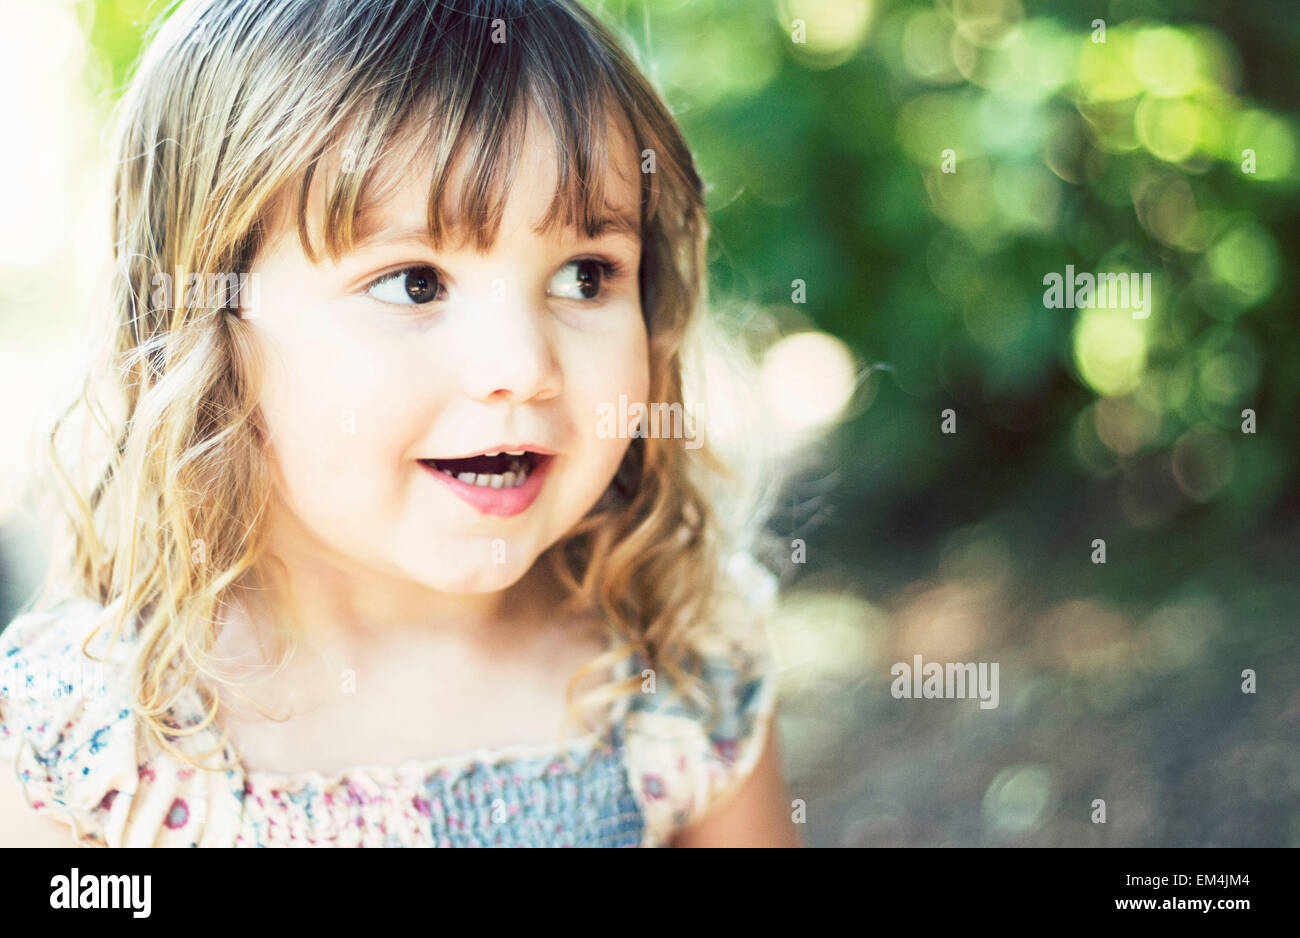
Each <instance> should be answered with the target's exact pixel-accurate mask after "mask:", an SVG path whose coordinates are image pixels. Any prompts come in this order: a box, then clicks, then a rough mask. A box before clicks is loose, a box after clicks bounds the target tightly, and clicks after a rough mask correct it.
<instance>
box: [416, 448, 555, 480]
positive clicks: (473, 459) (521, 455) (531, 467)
mask: <svg viewBox="0 0 1300 938" xmlns="http://www.w3.org/2000/svg"><path fill="white" fill-rule="evenodd" d="M550 458H551V457H550V456H549V455H544V454H542V453H534V452H531V451H530V450H519V451H516V452H507V453H484V454H483V455H481V456H468V457H466V458H464V459H421V460H420V462H422V463H424V465H426V466H429V467H431V468H433V469H436V470H438V471H439V472H442V473H445V474H446V475H449V476H451V477H452V478H453V479H457V480H459V481H461V482H464V483H465V484H466V485H477V486H479V487H481V488H491V489H517V488H519V487H520V486H521V485H523V484H524V482H526V481H527V480H528V476H529V475H530V474H531V473H532V472H534V471H535V470H536V469H537V468H538V467H539V466H541V465H542V464H543V463H544V462H546V460H548V459H550Z"/></svg>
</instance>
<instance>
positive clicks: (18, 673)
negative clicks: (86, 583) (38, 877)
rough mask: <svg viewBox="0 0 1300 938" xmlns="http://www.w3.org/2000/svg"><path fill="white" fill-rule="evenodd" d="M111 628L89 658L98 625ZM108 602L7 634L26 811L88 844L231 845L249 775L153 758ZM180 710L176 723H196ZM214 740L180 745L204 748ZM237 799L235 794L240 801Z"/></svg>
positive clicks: (72, 605)
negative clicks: (143, 739)
mask: <svg viewBox="0 0 1300 938" xmlns="http://www.w3.org/2000/svg"><path fill="white" fill-rule="evenodd" d="M101 622H102V623H104V625H103V628H101V629H100V630H99V632H98V633H96V634H95V636H94V638H93V639H92V640H91V642H90V643H89V645H88V648H89V650H90V651H91V653H92V655H93V656H94V658H98V659H104V660H102V661H96V660H94V658H88V657H86V656H85V654H84V653H83V651H82V643H83V641H84V640H85V639H86V637H87V636H89V635H90V634H91V632H92V631H93V630H94V628H95V626H96V625H98V624H100V623H101ZM112 629H113V619H112V618H111V617H110V614H109V612H108V611H107V610H105V609H104V608H103V607H102V606H100V605H98V604H97V603H94V602H91V601H89V600H74V601H69V602H67V603H64V604H61V605H60V606H58V607H56V608H54V609H49V610H42V611H39V612H33V613H28V614H26V615H23V616H19V617H18V618H17V619H15V620H14V621H13V622H12V623H11V624H10V626H9V627H8V628H7V629H5V630H4V632H3V633H0V765H2V766H3V770H5V771H9V772H12V773H13V775H14V777H15V778H16V780H17V781H18V785H19V788H20V789H21V791H22V792H23V794H24V795H25V797H26V798H27V802H28V805H29V806H30V807H31V809H32V810H33V811H35V812H36V813H38V814H42V815H46V816H48V817H50V818H52V819H54V820H57V821H60V822H62V823H64V824H67V825H68V826H69V828H70V830H69V835H70V841H71V842H72V843H80V844H84V845H91V846H112V847H117V846H206V845H209V844H225V845H230V844H232V843H233V842H234V838H235V836H236V835H237V833H238V828H237V823H238V819H239V811H240V807H241V805H240V800H239V796H241V795H242V789H243V779H242V777H241V778H235V777H234V775H235V774H236V773H234V772H212V771H205V770H202V769H195V768H193V767H191V766H189V765H188V764H185V763H183V762H181V761H180V760H177V759H176V758H175V757H174V756H172V755H170V754H169V753H157V754H153V755H146V754H145V752H144V751H143V750H144V748H145V747H142V746H141V745H140V743H141V734H140V731H139V729H138V725H137V722H136V719H135V717H134V715H133V714H132V711H131V706H130V701H131V698H132V694H131V688H130V684H129V674H130V667H129V665H130V662H129V656H130V641H129V637H128V636H126V635H123V636H122V637H120V638H119V639H118V641H117V642H116V643H114V642H112V641H111V637H112ZM182 709H184V710H185V711H186V712H185V713H177V712H176V711H175V710H173V716H174V718H175V719H176V725H178V726H188V725H193V724H194V722H197V721H196V720H194V719H193V716H194V715H193V714H191V713H189V712H188V710H189V708H188V707H187V708H182ZM212 738H213V735H212V734H207V733H199V734H196V735H194V736H191V737H184V738H178V740H177V746H178V748H181V749H182V751H185V752H189V751H190V749H191V748H193V749H194V751H196V752H201V751H202V748H203V747H204V746H205V745H206V746H211V740H212ZM236 792H238V794H237V793H236Z"/></svg>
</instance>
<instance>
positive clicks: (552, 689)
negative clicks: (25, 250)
mask: <svg viewBox="0 0 1300 938" xmlns="http://www.w3.org/2000/svg"><path fill="white" fill-rule="evenodd" d="M118 141H119V142H118V152H117V157H118V160H119V167H118V171H117V175H116V180H115V193H114V194H115V202H114V215H113V223H114V244H113V249H114V256H115V259H116V275H115V278H114V287H113V294H112V305H113V318H112V324H111V327H110V330H111V336H110V339H109V341H108V343H107V349H106V351H105V354H104V356H103V360H102V363H101V365H100V367H99V369H98V370H97V371H96V372H95V373H93V374H92V375H91V379H90V380H89V381H88V382H87V384H86V387H85V388H84V390H83V393H82V394H81V395H80V396H79V399H78V401H77V403H76V404H75V405H74V407H73V408H71V409H70V411H69V413H68V414H65V415H64V418H63V419H61V420H60V422H59V423H58V424H56V426H55V427H54V430H53V433H52V435H51V446H50V451H51V454H52V457H53V467H52V472H53V474H54V476H55V477H56V478H58V479H60V480H61V481H62V483H63V488H62V489H61V492H62V494H63V495H64V496H65V497H64V498H63V499H62V504H63V506H64V508H65V510H66V512H67V514H68V517H69V518H70V519H71V524H70V532H71V538H70V541H69V544H68V545H67V548H66V550H64V551H63V552H62V553H61V554H59V555H58V556H57V557H56V561H55V565H54V567H53V568H52V570H51V578H50V580H49V581H48V582H47V585H46V590H45V591H44V594H43V596H42V597H41V599H40V601H39V603H38V604H37V605H36V607H35V609H34V611H29V612H27V613H26V614H25V615H22V616H20V617H19V618H18V619H17V620H15V621H14V622H13V624H12V625H11V626H10V627H9V628H8V629H6V630H5V631H4V632H3V633H2V634H0V666H3V671H2V672H0V757H3V759H4V761H5V763H6V764H7V765H8V766H9V767H10V771H9V772H6V773H4V776H3V778H2V779H0V831H3V832H5V836H6V837H7V839H8V840H9V841H11V842H13V843H18V844H32V845H35V844H53V845H61V844H64V843H66V842H68V840H69V839H71V840H72V841H74V842H79V843H85V844H96V845H107V846H164V845H181V846H282V845H293V846H300V845H339V846H344V845H349V846H406V845H409V846H416V845H419V846H434V845H438V846H443V845H448V846H454V845H553V846H560V845H592V846H636V845H642V846H655V845H691V846H699V845H797V844H798V843H799V838H798V836H797V834H796V833H795V828H794V826H793V824H792V823H791V802H790V797H789V795H788V793H787V792H786V791H785V788H784V785H783V783H782V781H781V777H780V768H779V756H778V753H777V748H776V741H775V738H774V737H775V734H774V732H773V713H774V689H773V680H772V677H771V675H770V664H769V662H770V656H769V655H768V654H767V652H766V648H765V645H764V641H763V629H764V626H763V613H764V611H765V610H766V608H768V604H769V601H770V599H771V596H772V592H773V589H772V577H771V575H770V574H768V573H766V571H763V570H762V569H761V568H760V567H758V566H757V564H755V563H754V562H753V561H750V560H748V559H747V557H748V553H747V552H746V548H745V541H744V540H743V539H742V534H743V531H744V530H746V528H744V527H742V526H740V525H732V524H729V523H728V522H727V517H728V514H727V509H728V508H730V509H732V510H734V509H736V508H737V507H741V508H744V509H745V511H744V513H745V517H744V519H743V520H744V521H745V522H747V523H748V524H749V525H750V526H751V527H752V525H753V523H754V522H755V521H756V520H761V512H759V511H757V510H756V508H755V506H756V505H758V504H760V502H758V501H751V502H749V503H745V502H743V501H742V500H740V499H737V498H731V499H727V500H724V499H723V495H726V494H730V495H733V496H734V495H736V493H738V492H743V491H746V483H748V482H752V481H753V479H751V478H748V477H747V474H746V473H739V472H732V474H731V475H730V476H727V475H726V474H725V473H726V471H727V470H726V469H725V467H724V464H723V463H722V462H720V461H718V460H717V459H715V458H714V457H711V456H709V455H708V453H709V448H708V447H707V446H703V445H702V443H703V440H702V439H701V437H700V434H701V433H702V431H703V429H704V428H705V427H706V426H708V419H709V417H710V412H709V411H708V410H705V411H703V413H701V412H700V411H699V410H698V409H696V408H695V407H694V406H688V405H693V404H694V403H695V402H694V401H693V400H688V399H687V398H686V397H685V396H684V372H687V373H688V374H689V369H688V368H687V365H688V364H689V363H690V361H692V360H694V357H695V356H696V352H695V351H693V349H696V348H697V347H698V346H699V345H700V343H702V342H703V340H704V339H703V337H704V335H705V333H704V332H702V331H701V325H702V323H701V321H700V320H699V317H700V310H699V307H700V306H701V304H702V302H703V294H704V291H703V278H704V275H705V252H704V248H705V239H706V235H707V224H706V219H705V214H704V209H703V202H702V187H701V182H700V180H699V178H698V176H697V175H696V172H695V170H694V168H693V162H692V158H691V154H690V152H689V150H688V148H687V145H686V143H685V142H684V141H683V139H682V137H681V135H680V132H679V131H678V129H677V127H676V124H675V122H674V121H673V119H672V117H671V115H670V114H669V112H668V110H667V108H666V107H665V105H664V104H663V102H662V101H661V100H660V98H659V97H658V96H657V94H656V93H655V92H654V91H653V89H652V88H651V86H650V85H649V84H648V83H647V81H646V80H645V79H644V78H643V77H642V75H641V74H640V73H639V72H638V70H637V69H636V67H635V66H634V65H633V64H632V62H631V61H630V60H629V58H628V57H627V55H626V54H625V53H624V52H623V51H622V50H621V49H620V48H619V46H618V44H617V43H616V41H615V40H614V39H613V38H612V36H611V34H610V33H609V32H608V31H607V30H606V29H605V28H603V27H602V26H601V25H600V24H599V23H598V22H597V21H596V20H594V19H593V18H592V17H591V16H590V15H589V14H588V13H587V12H585V11H584V10H583V8H582V7H580V6H579V5H578V4H577V3H576V2H572V0H538V2H525V0H456V2H455V3H443V2H437V0H427V2H418V3H417V2H409V0H192V2H186V3H183V4H181V5H180V6H179V8H178V9H177V10H176V11H175V12H174V13H173V14H172V15H171V16H170V18H168V19H167V21H166V22H165V24H164V25H163V26H162V27H161V28H160V30H159V32H158V34H157V36H156V37H155V38H154V39H153V41H152V43H151V45H150V48H149V50H148V52H147V53H146V54H145V56H144V58H143V60H142V62H141V64H140V66H139V69H138V72H137V74H136V76H135V78H134V80H133V82H132V84H131V87H130V88H129V90H128V92H127V94H126V96H125V98H124V100H123V103H122V116H121V123H120V132H119V138H118ZM735 390H737V389H735V388H733V392H734V391H735ZM74 416H75V417H78V418H79V419H80V420H81V421H82V423H76V422H75V421H72V420H71V418H72V417H74ZM692 418H693V419H692ZM69 426H78V427H81V428H82V429H86V430H91V431H94V432H97V433H99V434H100V438H101V442H100V443H99V448H98V449H96V448H95V446H94V445H92V444H93V442H94V441H93V440H92V441H84V442H81V443H80V445H79V446H78V448H75V449H74V450H72V451H71V453H70V456H71V458H72V460H73V461H75V462H76V463H77V469H76V470H75V471H72V472H69V471H67V470H66V469H65V463H66V462H67V459H68V457H69V453H68V452H66V451H64V450H66V447H64V449H63V450H61V442H60V441H61V437H60V430H61V429H62V428H63V427H69ZM710 429H713V427H710ZM746 504H747V505H748V507H747V508H745V505H746ZM575 731H576V732H575ZM51 822H58V824H62V825H67V827H66V828H61V827H59V826H58V824H52V823H51Z"/></svg>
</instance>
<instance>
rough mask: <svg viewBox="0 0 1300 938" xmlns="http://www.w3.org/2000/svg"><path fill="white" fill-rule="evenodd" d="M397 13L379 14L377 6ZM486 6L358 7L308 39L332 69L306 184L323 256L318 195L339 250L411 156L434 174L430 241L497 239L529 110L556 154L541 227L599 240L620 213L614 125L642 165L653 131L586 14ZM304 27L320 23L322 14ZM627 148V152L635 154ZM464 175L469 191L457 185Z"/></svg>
mask: <svg viewBox="0 0 1300 938" xmlns="http://www.w3.org/2000/svg"><path fill="white" fill-rule="evenodd" d="M377 6H381V7H383V12H384V14H385V15H376V14H377V11H376V9H375V8H376V7H377ZM482 9H483V10H486V12H478V13H476V14H475V15H473V16H469V15H465V14H464V13H462V12H458V11H457V10H456V9H455V8H454V6H453V5H448V4H443V3H430V4H424V3H391V2H386V3H382V4H373V3H354V5H352V6H350V7H349V8H346V9H345V10H344V11H341V12H340V13H339V14H338V15H339V16H340V17H342V18H343V19H344V20H345V22H344V23H343V24H341V27H340V28H336V29H332V30H330V31H329V33H328V34H327V35H324V36H315V35H310V36H304V37H303V38H304V39H306V40H307V42H308V43H309V47H310V52H309V56H308V57H309V59H310V60H311V62H310V63H306V67H308V68H310V67H311V65H312V63H321V65H320V67H321V68H322V69H324V70H326V71H327V72H328V75H325V76H322V78H323V79H324V80H323V81H322V85H323V86H324V87H325V88H327V89H329V90H330V96H331V98H332V100H331V101H328V102H320V103H322V104H328V107H329V112H330V113H331V114H332V115H334V116H335V117H334V120H333V121H332V131H331V132H330V133H329V135H328V136H327V137H326V138H325V139H324V140H322V141H321V142H320V144H319V145H318V147H317V148H316V149H315V150H314V151H313V152H311V153H310V155H309V156H308V161H307V168H306V171H305V173H303V175H302V178H301V185H300V187H299V189H298V191H297V193H296V196H297V201H296V212H295V214H296V219H297V227H298V234H299V238H300V240H301V241H302V244H303V248H304V251H305V253H306V254H307V256H308V257H309V258H311V259H312V260H313V261H315V260H316V254H315V252H314V250H313V248H312V236H311V232H309V230H308V229H309V222H308V217H309V213H308V197H309V193H310V192H311V190H312V186H313V181H315V183H316V184H317V185H318V186H320V188H321V191H323V193H324V231H323V233H322V234H321V240H322V241H323V244H324V247H325V250H326V251H327V252H328V253H329V255H330V256H331V257H332V258H334V259H335V260H337V259H338V258H339V257H340V256H342V255H343V254H345V253H346V252H348V251H349V250H351V249H352V247H353V245H354V244H355V243H356V242H357V241H358V240H359V239H361V238H364V237H366V236H368V235H369V234H370V233H371V232H368V231H366V230H365V216H366V214H367V212H368V210H369V209H371V208H372V207H374V206H375V205H377V204H378V203H380V202H382V201H384V200H385V198H386V197H387V196H388V195H389V194H390V192H391V191H392V190H393V189H395V188H397V187H398V186H399V185H400V184H401V183H402V182H404V181H405V180H404V179H403V176H404V174H406V173H407V172H409V171H410V170H409V168H410V167H412V166H418V167H420V168H421V171H424V170H425V168H426V167H428V168H429V171H430V172H431V178H430V185H429V194H428V201H427V207H426V217H427V228H428V235H429V238H430V241H431V242H432V243H433V244H434V245H435V246H438V247H440V246H441V245H443V244H444V243H446V242H447V241H449V240H451V239H453V238H454V239H455V241H456V242H457V243H464V242H465V241H468V240H472V241H473V242H474V244H475V246H476V248H477V249H478V250H480V251H484V250H487V249H489V248H490V247H491V246H492V244H493V243H494V242H495V240H496V235H497V231H498V229H499V228H500V225H501V220H502V217H503V215H504V213H505V206H506V202H507V201H508V197H509V189H510V183H511V180H512V179H513V178H514V176H515V171H516V169H517V168H518V165H519V162H520V158H521V156H522V155H523V146H524V139H525V132H526V129H527V125H528V122H529V121H530V120H540V121H542V122H544V124H545V126H546V127H547V129H549V130H550V134H551V138H552V139H553V141H554V144H555V151H556V154H557V165H556V191H555V193H554V196H553V198H552V200H551V203H550V206H549V209H548V211H547V214H546V216H545V217H544V219H543V221H542V223H541V226H540V229H541V231H540V232H539V233H544V232H546V231H549V230H551V229H554V228H555V227H557V226H563V227H565V228H569V229H573V230H576V231H579V232H581V233H582V234H584V235H585V236H587V237H590V238H595V237H597V236H599V234H600V233H601V231H602V229H603V227H604V223H605V222H606V221H607V220H608V216H609V206H607V205H606V202H605V196H606V193H605V180H606V174H607V172H608V170H609V163H610V156H609V143H610V140H609V138H610V126H609V121H610V120H615V121H619V122H625V127H626V128H627V130H628V139H629V140H630V141H631V142H632V145H633V147H634V151H633V153H632V155H631V158H632V159H633V160H634V161H639V159H640V157H639V155H638V154H640V153H641V152H642V151H643V149H644V148H646V147H650V148H656V144H657V143H658V141H656V140H653V139H645V138H644V136H643V131H642V130H641V128H643V127H645V126H646V124H647V123H653V122H647V121H644V120H641V119H640V118H641V117H642V115H640V114H639V113H638V110H637V103H636V97H635V95H634V94H633V93H632V92H631V91H630V90H629V89H628V88H627V87H626V85H625V84H624V83H623V81H622V79H621V78H620V76H619V71H618V68H617V67H616V63H615V62H614V61H613V60H612V58H611V56H610V53H609V50H608V49H606V48H605V47H604V46H602V45H601V44H600V42H599V41H598V40H597V39H596V37H595V35H593V30H598V29H600V28H601V27H599V25H598V24H597V23H596V22H595V21H594V20H591V21H587V20H579V19H578V17H580V16H583V13H584V11H572V10H570V9H568V8H565V7H563V6H559V5H555V4H540V5H539V4H532V3H530V4H527V7H526V8H525V5H524V4H523V3H520V2H518V0H515V2H506V0H498V2H494V3H487V4H484V5H483V6H482ZM304 27H305V28H307V29H311V28H312V23H311V22H304ZM658 152H659V153H662V152H663V151H662V149H659V150H658ZM618 158H620V159H621V158H623V156H622V154H619V155H618ZM633 169H634V171H636V172H637V175H638V176H639V177H640V189H641V204H640V219H639V220H638V221H639V224H640V226H641V229H642V231H643V232H644V230H645V229H646V227H647V226H648V225H649V223H650V221H651V219H652V218H653V216H654V212H655V209H656V206H657V204H658V202H659V194H658V187H657V182H656V174H655V173H654V172H641V171H640V167H639V165H637V163H635V162H634V164H633ZM458 171H459V172H460V176H461V184H460V186H459V187H458V191H451V190H452V186H451V182H452V181H453V176H454V173H456V172H458Z"/></svg>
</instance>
